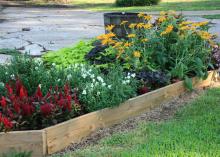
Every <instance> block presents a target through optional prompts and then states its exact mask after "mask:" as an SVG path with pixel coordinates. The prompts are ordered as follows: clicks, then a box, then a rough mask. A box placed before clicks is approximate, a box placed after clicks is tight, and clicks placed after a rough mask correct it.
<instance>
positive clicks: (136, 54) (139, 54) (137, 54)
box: [133, 51, 141, 58]
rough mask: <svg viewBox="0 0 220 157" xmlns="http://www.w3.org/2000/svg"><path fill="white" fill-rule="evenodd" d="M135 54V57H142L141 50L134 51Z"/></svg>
mask: <svg viewBox="0 0 220 157" xmlns="http://www.w3.org/2000/svg"><path fill="white" fill-rule="evenodd" d="M133 55H134V57H136V58H140V57H141V53H140V51H134V52H133Z"/></svg>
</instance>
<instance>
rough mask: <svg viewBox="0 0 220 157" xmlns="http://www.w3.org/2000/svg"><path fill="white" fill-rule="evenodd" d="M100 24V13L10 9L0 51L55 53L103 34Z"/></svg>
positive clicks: (1, 24)
mask: <svg viewBox="0 0 220 157" xmlns="http://www.w3.org/2000/svg"><path fill="white" fill-rule="evenodd" d="M182 13H183V14H185V15H187V16H188V15H206V14H209V15H210V14H220V10H215V11H194V12H192V11H184V12H182ZM151 14H158V12H151ZM188 18H189V20H192V21H204V20H206V19H204V18H201V17H192V16H189V17H188ZM210 21H211V22H212V23H213V27H212V28H211V30H210V31H211V32H212V33H217V34H219V36H220V20H210ZM103 23H104V22H103V13H102V12H92V11H85V10H74V9H65V8H22V7H18V8H16V7H9V8H5V9H3V10H2V11H0V48H16V49H19V50H21V51H22V52H30V54H31V55H34V56H39V55H41V54H42V53H44V52H46V51H48V50H57V49H60V48H62V47H66V46H70V45H72V44H74V43H76V42H78V41H79V40H82V39H90V38H93V37H95V36H97V35H99V34H102V33H104V26H103V25H104V24H103ZM219 39H220V38H218V40H219ZM219 41H220V40H219Z"/></svg>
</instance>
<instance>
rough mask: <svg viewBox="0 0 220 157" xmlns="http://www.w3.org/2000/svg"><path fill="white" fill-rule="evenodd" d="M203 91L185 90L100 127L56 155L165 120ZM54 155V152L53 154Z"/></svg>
mask: <svg viewBox="0 0 220 157" xmlns="http://www.w3.org/2000/svg"><path fill="white" fill-rule="evenodd" d="M202 93H204V89H199V90H194V91H193V92H187V93H184V94H182V95H180V96H179V97H176V98H174V99H173V100H171V101H169V102H167V103H164V104H161V106H160V107H158V108H155V109H153V110H151V111H148V112H146V113H144V114H141V115H140V116H137V117H134V118H130V119H128V120H125V121H123V122H122V123H120V124H116V125H114V126H112V127H109V128H103V129H100V130H98V131H96V132H94V133H93V134H91V135H90V136H88V137H86V138H85V139H83V140H82V141H81V142H79V143H73V144H71V145H70V146H68V147H67V148H65V149H64V150H62V151H60V152H58V153H56V155H60V156H62V155H63V154H65V153H67V152H73V151H76V150H77V149H83V148H85V147H88V146H91V145H95V144H97V143H98V142H99V140H100V139H102V138H105V137H108V136H111V135H112V134H114V133H119V132H127V131H130V130H132V129H135V128H136V127H137V126H138V124H139V123H141V122H146V121H154V122H159V121H166V120H169V119H170V118H172V117H173V116H174V114H175V113H176V111H177V110H178V109H179V108H181V107H183V106H185V105H186V104H187V103H188V102H190V101H192V100H193V99H195V98H197V97H198V96H199V95H201V94H202ZM54 155H55V154H54Z"/></svg>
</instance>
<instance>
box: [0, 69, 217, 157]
mask: <svg viewBox="0 0 220 157" xmlns="http://www.w3.org/2000/svg"><path fill="white" fill-rule="evenodd" d="M214 76H215V71H212V72H210V73H209V76H208V78H207V79H206V80H200V79H195V78H194V79H193V85H194V88H200V87H205V86H209V85H210V84H211V82H212V80H213V78H214ZM185 91H186V88H185V87H184V83H183V81H180V82H177V83H174V84H171V85H168V86H166V87H163V88H160V89H158V90H155V91H152V92H149V93H147V94H144V95H141V96H138V97H135V98H132V99H129V100H128V101H126V102H124V103H123V104H121V105H119V106H118V107H114V108H106V109H103V110H99V111H96V112H92V113H89V114H86V115H83V116H80V117H77V118H74V119H71V120H68V121H66V122H63V123H60V124H57V125H55V126H52V127H48V128H45V129H43V130H39V131H18V132H9V133H0V152H1V153H2V152H7V151H8V150H10V149H11V148H14V149H17V150H26V151H33V157H41V156H44V155H46V154H52V153H55V152H57V151H59V150H62V149H63V148H65V147H66V146H68V145H69V144H71V143H75V142H79V141H80V140H82V139H83V138H85V137H86V136H88V135H90V134H91V133H92V132H94V131H95V130H97V129H100V128H103V127H109V126H112V125H114V124H117V123H120V122H121V121H123V120H125V119H128V118H130V117H133V116H137V115H139V114H142V113H145V112H146V111H148V110H151V109H152V108H155V107H157V106H159V105H160V104H161V103H164V102H166V101H169V100H170V99H172V98H173V97H176V96H179V95H180V94H182V93H184V92H185Z"/></svg>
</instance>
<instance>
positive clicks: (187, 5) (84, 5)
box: [30, 0, 220, 11]
mask: <svg viewBox="0 0 220 157" xmlns="http://www.w3.org/2000/svg"><path fill="white" fill-rule="evenodd" d="M30 2H31V3H35V4H45V2H46V3H48V0H30ZM114 2H115V0H59V2H58V3H62V4H63V3H67V4H71V5H73V6H75V7H76V8H81V9H90V10H96V11H141V10H144V11H161V10H164V11H166V10H179V11H180V10H218V9H220V0H161V2H160V3H159V5H155V6H146V7H124V8H123V7H116V6H114ZM49 3H50V2H49ZM51 3H54V1H53V0H51Z"/></svg>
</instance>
